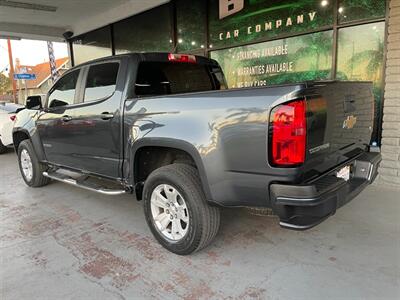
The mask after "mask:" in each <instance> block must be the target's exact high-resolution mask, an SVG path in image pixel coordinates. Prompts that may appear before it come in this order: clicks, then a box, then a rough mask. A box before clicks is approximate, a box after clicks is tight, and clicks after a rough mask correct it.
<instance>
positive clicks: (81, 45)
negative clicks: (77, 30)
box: [72, 26, 112, 65]
mask: <svg viewBox="0 0 400 300" xmlns="http://www.w3.org/2000/svg"><path fill="white" fill-rule="evenodd" d="M72 48H73V51H74V64H75V65H79V64H81V63H84V62H86V61H89V60H92V59H96V58H100V57H105V56H110V55H112V51H111V31H110V27H109V26H107V27H103V28H100V29H97V30H95V31H91V32H89V33H85V34H83V35H81V36H78V37H76V38H74V39H73V40H72Z"/></svg>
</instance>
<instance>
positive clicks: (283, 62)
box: [211, 31, 333, 88]
mask: <svg viewBox="0 0 400 300" xmlns="http://www.w3.org/2000/svg"><path fill="white" fill-rule="evenodd" d="M332 42H333V37H332V31H323V32H317V33H313V34H307V35H303V36H297V37H291V38H286V39H281V40H275V41H270V42H264V43H258V44H253V45H248V46H242V47H236V48H231V49H226V50H218V51H213V52H212V53H211V57H212V58H213V59H215V60H217V61H218V62H219V64H220V65H221V67H222V69H223V71H224V73H225V76H226V79H227V82H228V86H229V87H230V88H241V87H256V86H265V85H270V84H281V83H293V82H303V81H307V80H322V79H329V78H330V77H331V69H332Z"/></svg>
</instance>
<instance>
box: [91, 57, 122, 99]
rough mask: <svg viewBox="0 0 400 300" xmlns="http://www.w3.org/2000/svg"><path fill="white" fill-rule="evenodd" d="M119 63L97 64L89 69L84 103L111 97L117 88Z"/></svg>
mask: <svg viewBox="0 0 400 300" xmlns="http://www.w3.org/2000/svg"><path fill="white" fill-rule="evenodd" d="M118 69H119V63H116V62H115V63H104V64H96V65H92V66H90V67H89V72H88V75H87V78H86V85H85V93H84V98H83V101H84V102H88V101H93V100H99V99H104V98H107V97H110V96H111V95H112V94H113V93H114V91H115V87H116V83H117V76H118Z"/></svg>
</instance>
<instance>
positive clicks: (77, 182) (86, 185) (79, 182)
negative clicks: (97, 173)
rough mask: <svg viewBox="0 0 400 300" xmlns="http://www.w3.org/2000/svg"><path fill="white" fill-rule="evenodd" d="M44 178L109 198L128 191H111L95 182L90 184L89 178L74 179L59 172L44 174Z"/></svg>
mask: <svg viewBox="0 0 400 300" xmlns="http://www.w3.org/2000/svg"><path fill="white" fill-rule="evenodd" d="M43 176H45V177H48V178H51V179H54V180H57V181H61V182H64V183H67V184H70V185H74V186H77V187H80V188H83V189H85V190H89V191H92V192H97V193H100V194H103V195H109V196H116V195H121V194H125V193H126V190H124V189H110V188H107V187H104V186H102V185H100V184H97V183H95V182H90V181H88V180H87V178H88V176H83V177H84V179H80V178H73V177H71V176H68V175H65V174H61V173H58V172H56V171H55V172H50V173H49V172H43Z"/></svg>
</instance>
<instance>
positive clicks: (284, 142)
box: [270, 100, 307, 166]
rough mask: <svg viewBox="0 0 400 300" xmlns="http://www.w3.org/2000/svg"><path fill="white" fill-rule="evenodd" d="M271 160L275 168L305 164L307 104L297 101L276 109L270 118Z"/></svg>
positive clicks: (303, 101)
mask: <svg viewBox="0 0 400 300" xmlns="http://www.w3.org/2000/svg"><path fill="white" fill-rule="evenodd" d="M270 125H271V131H270V143H271V144H270V145H271V148H270V151H271V154H270V160H271V163H272V165H275V166H294V165H299V164H302V163H304V159H305V154H306V133H307V124H306V102H305V100H296V101H293V102H288V103H284V104H281V105H278V106H277V107H275V108H274V109H273V110H272V112H271V118H270Z"/></svg>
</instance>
